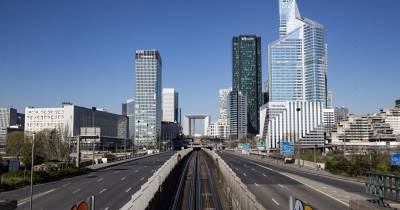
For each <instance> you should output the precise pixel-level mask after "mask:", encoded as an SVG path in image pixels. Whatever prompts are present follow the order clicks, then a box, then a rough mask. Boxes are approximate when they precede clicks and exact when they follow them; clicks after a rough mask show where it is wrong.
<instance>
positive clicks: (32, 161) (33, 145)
mask: <svg viewBox="0 0 400 210" xmlns="http://www.w3.org/2000/svg"><path fill="white" fill-rule="evenodd" d="M34 150H35V132H33V135H32V151H31V153H32V154H31V193H30V196H29V197H30V210H32V202H33V164H34V159H33V157H34V154H33V152H34Z"/></svg>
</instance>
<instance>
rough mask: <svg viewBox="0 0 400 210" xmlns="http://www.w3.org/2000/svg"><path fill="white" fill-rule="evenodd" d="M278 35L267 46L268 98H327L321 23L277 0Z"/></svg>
mask: <svg viewBox="0 0 400 210" xmlns="http://www.w3.org/2000/svg"><path fill="white" fill-rule="evenodd" d="M279 15H280V25H279V39H278V40H277V41H275V42H273V43H271V44H269V46H268V52H269V53H268V59H269V96H270V97H269V100H270V101H272V102H280V101H303V100H306V101H315V102H323V103H324V106H326V101H327V85H326V80H327V44H326V43H325V37H324V28H323V26H322V25H321V24H319V23H317V22H315V21H312V20H309V19H307V18H304V17H302V16H301V15H300V12H299V10H298V8H297V4H296V0H279Z"/></svg>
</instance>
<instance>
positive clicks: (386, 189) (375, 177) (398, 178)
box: [365, 172, 400, 201]
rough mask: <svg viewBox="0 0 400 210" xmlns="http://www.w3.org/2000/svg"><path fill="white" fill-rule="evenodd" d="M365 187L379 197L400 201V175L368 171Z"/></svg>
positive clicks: (368, 191)
mask: <svg viewBox="0 0 400 210" xmlns="http://www.w3.org/2000/svg"><path fill="white" fill-rule="evenodd" d="M365 188H366V191H367V193H368V194H370V195H373V196H376V197H378V198H381V199H389V200H393V201H400V175H394V174H385V173H377V172H368V173H367V180H366V182H365Z"/></svg>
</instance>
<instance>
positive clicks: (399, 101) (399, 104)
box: [395, 99, 400, 108]
mask: <svg viewBox="0 0 400 210" xmlns="http://www.w3.org/2000/svg"><path fill="white" fill-rule="evenodd" d="M395 104H396V107H399V108H400V99H397V100H396V102H395Z"/></svg>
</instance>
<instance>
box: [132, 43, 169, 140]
mask: <svg viewBox="0 0 400 210" xmlns="http://www.w3.org/2000/svg"><path fill="white" fill-rule="evenodd" d="M135 59H136V60H135V67H136V105H135V127H136V129H135V145H154V144H155V143H156V142H157V140H158V139H159V136H160V133H161V117H162V116H161V115H162V111H161V105H162V104H161V99H162V98H161V97H162V96H161V75H162V74H161V71H162V64H161V56H160V54H159V52H158V51H157V50H136V55H135Z"/></svg>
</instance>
